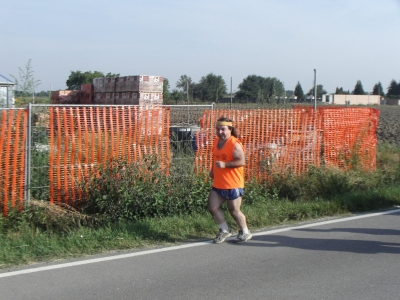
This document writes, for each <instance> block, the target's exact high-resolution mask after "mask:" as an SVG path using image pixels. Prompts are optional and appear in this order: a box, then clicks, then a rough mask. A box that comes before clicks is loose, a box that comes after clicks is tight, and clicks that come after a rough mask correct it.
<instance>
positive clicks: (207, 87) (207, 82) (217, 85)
mask: <svg viewBox="0 0 400 300" xmlns="http://www.w3.org/2000/svg"><path fill="white" fill-rule="evenodd" d="M226 93H227V92H226V84H225V80H224V79H223V78H222V76H221V75H215V74H213V73H210V74H207V75H206V76H203V77H201V78H200V81H199V83H198V84H197V85H196V86H195V89H194V95H195V96H196V97H197V98H198V99H200V100H201V101H214V102H218V99H219V98H221V97H223V96H225V95H226Z"/></svg>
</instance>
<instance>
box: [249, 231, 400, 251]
mask: <svg viewBox="0 0 400 300" xmlns="http://www.w3.org/2000/svg"><path fill="white" fill-rule="evenodd" d="M342 230H343V229H342V228H340V229H339V230H337V231H342ZM351 230H353V229H350V230H349V232H353V231H351ZM309 231H312V230H309ZM317 231H318V232H323V230H317ZM330 231H335V229H332V230H327V232H330ZM359 231H360V232H361V233H368V230H367V229H359ZM354 232H356V233H357V232H358V231H357V229H354ZM393 232H397V233H395V234H397V235H398V234H399V232H398V230H392V234H393ZM370 234H375V233H372V232H371V233H370ZM241 245H243V246H247V247H269V248H271V247H289V248H297V249H304V250H315V251H337V252H352V253H360V254H378V253H391V254H400V243H391V242H382V241H372V240H354V239H329V237H326V238H323V239H321V238H297V237H288V236H283V235H264V236H255V237H253V239H252V240H251V241H249V242H247V243H245V244H241Z"/></svg>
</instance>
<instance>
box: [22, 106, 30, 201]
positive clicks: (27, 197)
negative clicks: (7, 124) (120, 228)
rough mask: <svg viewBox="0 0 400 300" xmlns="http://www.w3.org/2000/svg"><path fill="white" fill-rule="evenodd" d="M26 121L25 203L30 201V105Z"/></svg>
mask: <svg viewBox="0 0 400 300" xmlns="http://www.w3.org/2000/svg"><path fill="white" fill-rule="evenodd" d="M27 109H28V120H27V124H26V147H25V203H24V205H26V204H27V203H28V202H29V201H30V200H31V146H32V145H31V143H32V139H31V137H32V104H31V103H29V104H28V108H27Z"/></svg>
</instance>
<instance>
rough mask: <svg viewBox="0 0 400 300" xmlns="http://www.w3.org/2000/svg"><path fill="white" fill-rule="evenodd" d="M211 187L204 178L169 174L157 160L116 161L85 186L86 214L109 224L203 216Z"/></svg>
mask: <svg viewBox="0 0 400 300" xmlns="http://www.w3.org/2000/svg"><path fill="white" fill-rule="evenodd" d="M210 188H211V183H210V181H209V180H208V179H207V177H206V176H205V175H203V174H193V173H192V174H184V175H183V176H179V177H175V176H174V174H169V175H167V174H166V170H165V169H163V168H161V166H160V164H159V161H158V159H157V157H156V156H151V157H147V158H146V159H144V161H143V163H141V164H137V163H128V162H126V161H122V160H119V161H113V162H111V163H110V164H108V165H105V166H101V167H99V169H98V172H97V176H93V177H92V178H91V179H90V180H89V182H88V183H87V184H86V185H85V189H86V192H87V198H86V201H85V202H84V203H83V212H86V213H89V214H96V215H99V216H102V217H103V218H104V219H105V220H107V221H112V222H114V221H117V220H137V219H142V218H145V217H162V216H172V215H182V214H189V213H193V212H202V211H204V210H205V208H206V205H207V199H208V193H209V190H210Z"/></svg>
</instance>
